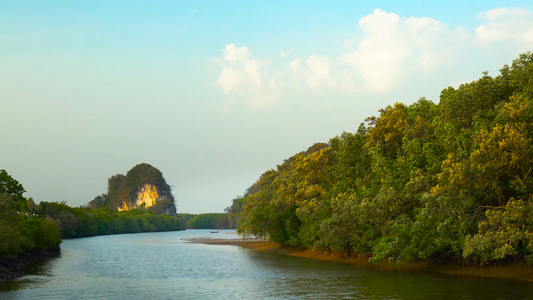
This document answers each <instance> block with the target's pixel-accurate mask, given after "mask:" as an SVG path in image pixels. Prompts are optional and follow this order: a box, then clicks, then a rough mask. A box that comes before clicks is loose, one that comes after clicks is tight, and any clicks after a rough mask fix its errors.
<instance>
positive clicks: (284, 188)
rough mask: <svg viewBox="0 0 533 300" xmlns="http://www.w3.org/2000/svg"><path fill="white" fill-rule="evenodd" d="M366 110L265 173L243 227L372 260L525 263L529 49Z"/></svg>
mask: <svg viewBox="0 0 533 300" xmlns="http://www.w3.org/2000/svg"><path fill="white" fill-rule="evenodd" d="M365 121H366V124H364V123H363V124H361V125H360V127H359V129H358V130H357V132H355V133H347V132H345V133H343V134H342V135H340V136H337V137H334V138H332V139H331V140H330V141H329V143H328V144H315V145H314V146H312V147H311V148H309V149H308V150H307V151H306V152H301V153H298V154H296V155H295V156H293V157H291V158H289V159H288V160H286V161H285V162H284V163H283V164H281V165H278V166H277V168H276V169H275V170H274V169H272V170H268V171H267V172H265V173H264V174H263V175H262V176H261V177H260V178H259V180H258V181H257V182H256V183H255V184H254V185H253V186H252V187H251V188H250V190H253V191H252V192H250V193H248V194H247V195H245V197H244V199H243V200H242V203H243V204H244V206H243V207H242V216H241V217H240V219H239V221H238V231H239V233H241V234H244V235H254V236H263V237H269V238H270V239H271V240H273V241H275V242H278V243H281V244H283V245H292V246H303V247H309V248H314V249H323V250H327V251H333V252H339V253H345V254H348V255H365V256H369V257H372V259H373V260H382V259H389V260H395V261H408V260H414V259H429V260H457V259H463V260H465V261H467V262H472V263H475V264H486V263H488V262H491V261H494V260H498V261H514V262H528V263H532V262H533V234H532V232H533V219H532V218H531V213H532V212H533V193H532V189H533V174H532V172H531V171H532V168H533V151H532V150H533V149H532V147H533V143H532V142H533V55H532V54H531V53H525V54H522V55H520V57H519V58H517V59H516V60H514V61H513V63H512V65H511V66H507V65H506V66H504V67H503V68H502V69H501V73H500V75H498V76H497V77H494V78H493V77H490V76H488V75H487V74H485V75H484V76H483V77H481V78H480V79H478V80H475V81H473V82H471V83H467V84H463V85H461V86H460V87H459V88H458V89H454V88H452V87H449V88H447V89H444V90H443V91H442V92H441V96H440V102H439V103H438V104H435V103H433V102H431V101H428V100H426V99H424V98H422V99H420V100H418V101H417V102H415V103H413V104H411V105H404V104H401V103H396V104H394V105H393V106H388V107H386V108H385V109H382V110H380V115H379V116H377V117H370V118H367V119H366V120H365ZM239 201H240V200H239ZM239 201H237V203H235V202H234V204H233V205H232V207H230V209H229V210H232V209H233V210H234V211H232V214H238V213H239V212H240V211H241V210H239V207H237V206H236V205H237V204H238V203H239ZM241 205H242V204H241Z"/></svg>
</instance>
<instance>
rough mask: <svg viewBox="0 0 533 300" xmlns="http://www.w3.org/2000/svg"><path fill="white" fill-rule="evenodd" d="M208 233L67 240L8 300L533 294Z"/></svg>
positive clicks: (9, 290) (1, 289)
mask: <svg viewBox="0 0 533 300" xmlns="http://www.w3.org/2000/svg"><path fill="white" fill-rule="evenodd" d="M224 233H226V232H225V231H221V232H220V233H218V234H211V233H209V231H208V230H187V231H177V232H160V233H140V234H127V235H111V236H99V237H92V238H83V239H73V240H65V241H63V244H62V246H61V248H62V250H61V255H60V256H59V257H58V258H55V259H52V260H50V261H48V262H46V263H44V264H42V265H40V266H39V267H37V268H34V270H33V271H32V272H31V275H28V276H25V277H22V278H19V279H18V280H16V281H14V282H11V283H8V284H3V285H0V299H343V298H345V299H533V285H531V284H528V283H518V282H508V281H499V280H480V279H472V278H461V277H452V276H436V275H435V276H434V275H425V274H416V273H398V272H387V271H379V270H375V269H366V268H361V267H356V266H350V265H343V264H335V263H330V262H324V261H314V260H309V259H305V258H297V257H291V256H284V255H278V254H274V253H264V252H257V251H252V250H247V249H243V248H241V247H236V246H220V245H202V244H191V243H187V242H186V239H187V238H192V237H216V238H235V237H236V236H235V235H233V234H224Z"/></svg>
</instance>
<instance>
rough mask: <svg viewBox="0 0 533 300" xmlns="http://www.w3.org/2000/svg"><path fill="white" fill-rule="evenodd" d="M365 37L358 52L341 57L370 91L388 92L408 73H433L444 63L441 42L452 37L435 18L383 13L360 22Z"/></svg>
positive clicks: (367, 17) (375, 11)
mask: <svg viewBox="0 0 533 300" xmlns="http://www.w3.org/2000/svg"><path fill="white" fill-rule="evenodd" d="M359 26H360V27H361V28H362V30H363V37H362V39H361V40H360V41H359V44H358V49H357V50H355V51H352V52H345V53H343V54H342V57H341V59H342V61H343V62H345V63H346V64H349V65H351V66H353V67H354V68H355V69H356V71H357V73H358V74H359V75H360V76H361V77H362V79H363V80H364V82H365V85H366V87H367V88H368V89H370V90H373V91H376V92H386V91H389V90H391V89H392V88H394V87H395V86H397V85H398V84H400V83H401V82H402V79H404V78H405V75H406V72H413V71H414V72H417V71H425V72H427V71H431V70H432V69H435V68H437V67H438V66H439V65H441V64H443V63H445V61H443V60H442V59H443V58H445V57H446V55H445V53H444V50H443V49H447V48H445V47H440V46H442V38H444V37H446V38H450V37H451V36H452V35H451V34H450V32H449V31H448V30H447V29H446V28H445V26H444V25H443V24H442V23H440V22H439V21H437V20H434V19H432V18H414V17H411V18H408V19H406V18H400V17H399V16H398V15H396V14H393V13H387V12H384V11H382V10H380V9H376V10H374V12H373V13H372V14H370V15H368V16H365V17H363V18H362V19H361V20H360V21H359Z"/></svg>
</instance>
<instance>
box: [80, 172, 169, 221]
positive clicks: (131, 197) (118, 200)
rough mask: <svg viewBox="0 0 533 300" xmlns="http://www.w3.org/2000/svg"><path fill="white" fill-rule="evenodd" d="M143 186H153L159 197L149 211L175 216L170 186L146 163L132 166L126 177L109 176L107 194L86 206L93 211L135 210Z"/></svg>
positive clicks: (118, 175)
mask: <svg viewBox="0 0 533 300" xmlns="http://www.w3.org/2000/svg"><path fill="white" fill-rule="evenodd" d="M145 185H152V186H154V187H155V188H156V190H157V193H158V196H159V198H158V199H157V200H156V205H155V207H150V210H151V211H152V212H154V213H156V214H166V215H170V216H176V205H175V203H174V196H172V192H171V188H170V186H169V185H168V184H167V182H166V181H165V179H164V178H163V174H162V173H161V171H159V170H158V169H157V168H155V167H153V166H151V165H149V164H146V163H142V164H138V165H136V166H134V167H133V168H132V169H131V170H129V171H128V173H126V175H122V174H116V175H114V176H111V177H110V178H109V179H108V180H107V194H103V195H100V196H97V197H95V199H94V200H92V201H91V202H89V204H87V206H88V207H90V208H95V209H96V208H102V207H106V208H109V209H111V210H118V209H119V208H120V209H123V210H124V209H125V210H128V209H132V208H137V204H136V201H137V197H138V193H139V192H140V191H141V189H142V188H143V187H144V186H145ZM139 208H142V207H139Z"/></svg>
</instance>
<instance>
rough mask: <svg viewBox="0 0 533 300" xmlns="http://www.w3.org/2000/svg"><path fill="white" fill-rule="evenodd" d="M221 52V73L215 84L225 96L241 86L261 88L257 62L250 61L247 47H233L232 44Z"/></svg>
mask: <svg viewBox="0 0 533 300" xmlns="http://www.w3.org/2000/svg"><path fill="white" fill-rule="evenodd" d="M222 51H223V52H224V58H223V60H222V63H221V66H222V72H221V73H220V76H219V77H218V80H217V81H216V83H215V84H216V85H217V86H220V87H221V88H222V89H223V90H224V93H225V94H229V93H232V92H235V91H237V90H238V89H240V88H243V86H248V88H260V87H261V76H260V75H259V70H258V67H259V62H258V61H257V60H255V59H250V52H249V51H248V47H235V45H234V44H229V45H226V47H225V48H224V49H223V50H222Z"/></svg>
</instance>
